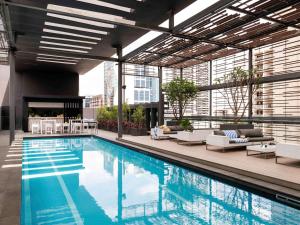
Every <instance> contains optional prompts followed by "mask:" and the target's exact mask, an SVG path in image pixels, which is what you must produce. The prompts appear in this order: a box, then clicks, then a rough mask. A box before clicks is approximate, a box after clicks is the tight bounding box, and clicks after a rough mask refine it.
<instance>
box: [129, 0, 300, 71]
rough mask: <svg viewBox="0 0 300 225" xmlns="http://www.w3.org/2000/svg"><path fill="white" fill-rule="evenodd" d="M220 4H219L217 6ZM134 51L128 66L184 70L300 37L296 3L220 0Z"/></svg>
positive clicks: (299, 8)
mask: <svg viewBox="0 0 300 225" xmlns="http://www.w3.org/2000/svg"><path fill="white" fill-rule="evenodd" d="M221 2H222V1H220V3H221ZM223 3H224V4H219V7H218V8H216V7H215V6H216V4H215V5H214V7H211V8H208V9H207V10H206V12H205V13H203V14H202V16H199V15H198V16H196V17H193V18H191V19H190V20H189V21H187V22H185V23H183V24H180V25H178V26H177V27H175V28H174V35H172V34H169V35H166V34H163V35H161V36H159V37H158V38H156V39H154V40H153V41H151V43H150V44H149V43H148V44H145V45H144V46H142V47H140V48H138V49H137V50H135V51H133V52H132V53H130V54H129V55H127V56H125V60H126V61H127V62H130V63H138V64H147V65H152V66H165V67H174V68H184V67H188V66H192V65H195V64H199V63H201V62H205V61H209V60H213V59H216V58H220V57H224V56H227V55H231V54H234V53H237V52H240V51H244V50H247V49H250V48H255V47H259V46H262V45H266V44H270V43H274V42H278V41H281V40H285V39H288V38H292V37H295V36H298V35H299V34H300V2H299V0H298V1H295V0H239V1H223Z"/></svg>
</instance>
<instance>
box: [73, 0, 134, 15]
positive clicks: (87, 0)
mask: <svg viewBox="0 0 300 225" xmlns="http://www.w3.org/2000/svg"><path fill="white" fill-rule="evenodd" d="M77 1H79V2H84V3H89V4H93V5H98V6H103V7H106V8H111V9H116V10H120V11H123V12H128V13H130V12H133V11H134V10H133V9H131V8H129V7H125V6H120V5H116V4H112V3H108V2H103V1H99V0H77Z"/></svg>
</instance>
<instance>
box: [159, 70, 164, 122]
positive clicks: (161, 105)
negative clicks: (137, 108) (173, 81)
mask: <svg viewBox="0 0 300 225" xmlns="http://www.w3.org/2000/svg"><path fill="white" fill-rule="evenodd" d="M158 78H159V90H158V92H159V93H158V95H159V102H158V125H159V126H160V125H163V124H164V108H165V102H164V101H165V99H164V95H163V93H162V67H161V66H160V67H158Z"/></svg>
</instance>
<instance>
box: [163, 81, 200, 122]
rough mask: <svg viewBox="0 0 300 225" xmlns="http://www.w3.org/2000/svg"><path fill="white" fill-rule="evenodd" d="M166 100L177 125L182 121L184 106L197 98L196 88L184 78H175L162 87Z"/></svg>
mask: <svg viewBox="0 0 300 225" xmlns="http://www.w3.org/2000/svg"><path fill="white" fill-rule="evenodd" d="M163 89H164V91H165V94H166V96H167V100H168V102H169V104H170V106H171V108H172V112H173V116H174V118H175V120H176V121H177V124H179V123H180V121H181V120H182V119H183V116H184V113H185V110H186V106H187V104H188V103H189V102H191V101H193V100H194V99H195V98H196V96H197V86H196V85H195V84H194V82H192V81H188V80H187V79H184V78H180V77H178V78H175V79H174V80H172V81H171V82H169V83H167V84H166V85H165V86H164V88H163Z"/></svg>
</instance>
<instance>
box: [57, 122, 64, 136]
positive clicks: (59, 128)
mask: <svg viewBox="0 0 300 225" xmlns="http://www.w3.org/2000/svg"><path fill="white" fill-rule="evenodd" d="M62 129H63V126H62V124H61V123H55V133H60V134H62V133H63V130H62Z"/></svg>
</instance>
